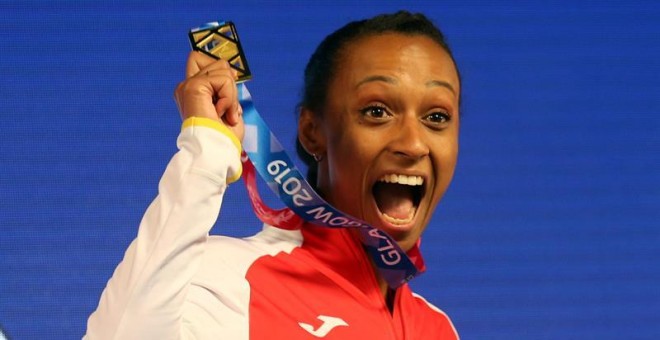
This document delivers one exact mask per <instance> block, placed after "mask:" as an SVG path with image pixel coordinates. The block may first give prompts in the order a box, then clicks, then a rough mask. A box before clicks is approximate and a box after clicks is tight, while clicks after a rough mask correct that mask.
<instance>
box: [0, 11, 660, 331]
mask: <svg viewBox="0 0 660 340" xmlns="http://www.w3.org/2000/svg"><path fill="white" fill-rule="evenodd" d="M400 8H406V9H409V10H412V11H423V12H425V13H426V14H427V15H428V16H429V17H431V18H432V19H433V20H434V21H435V22H436V23H438V24H439V26H440V27H441V28H442V29H443V30H444V31H445V33H446V34H447V35H448V37H449V41H450V44H451V45H452V47H453V49H454V52H455V56H456V59H457V60H458V63H459V67H460V71H461V73H462V76H463V88H462V92H463V98H462V99H463V103H462V104H463V106H462V115H463V116H462V123H461V124H462V126H461V155H460V160H459V166H458V169H457V174H456V178H455V181H454V183H453V184H452V187H451V188H450V190H449V192H448V193H447V195H446V196H445V198H444V200H443V202H442V203H441V204H440V206H439V208H438V210H437V212H436V215H435V217H434V220H433V222H432V224H431V225H430V226H429V228H428V230H427V232H426V234H425V236H424V241H423V246H422V250H423V252H424V254H425V256H426V259H427V264H428V267H429V270H428V273H426V274H424V275H423V276H421V277H420V278H418V279H416V280H415V282H414V283H413V285H414V288H415V289H416V290H417V291H418V292H420V293H421V294H422V295H424V296H425V297H427V298H428V299H429V300H430V301H431V302H433V303H434V304H436V305H438V306H439V307H440V308H442V309H443V310H444V311H446V312H447V313H448V314H449V315H450V316H451V317H452V319H453V321H454V323H455V325H456V327H457V328H458V330H459V332H460V333H461V335H462V337H463V338H465V339H485V338H487V339H557V338H576V339H577V338H579V339H586V338H591V339H620V338H631V339H632V338H635V339H655V338H660V316H659V315H660V313H659V311H660V288H659V287H660V269H658V268H659V266H658V263H659V262H660V222H659V221H660V99H659V97H660V96H658V93H660V82H659V81H658V75H660V41H659V40H660V39H659V38H658V37H660V5H658V3H657V2H651V1H649V2H630V1H628V2H624V1H621V2H613V1H609V2H580V3H579V4H576V3H575V2H568V1H567V2H561V1H558V2H547V1H544V2H522V3H521V2H519V1H500V2H498V3H497V4H491V3H490V2H487V3H483V4H482V3H479V2H465V1H455V2H453V1H448V2H441V3H440V2H418V3H415V4H410V2H408V1H390V2H387V3H386V4H383V3H382V2H380V1H366V2H360V3H357V2H355V1H350V2H349V1H339V2H337V1H332V2H328V3H327V4H326V3H307V2H297V1H277V2H275V1H272V2H256V1H240V2H220V1H217V2H216V1H199V2H194V3H193V2H188V1H179V2H167V3H163V2H158V1H149V2H133V1H113V2H88V1H80V2H73V1H62V2H46V1H43V2H39V1H20V2H18V1H17V2H8V1H3V2H0V15H1V16H2V20H0V47H1V48H2V52H1V55H0V72H1V75H2V78H1V83H0V84H1V85H0V114H1V115H2V116H1V117H2V127H3V132H2V133H1V134H0V329H2V330H3V331H4V332H5V333H6V334H7V336H8V337H10V338H12V339H30V338H51V339H70V338H79V337H80V336H82V335H83V334H84V332H85V326H86V325H85V324H86V320H87V317H88V315H89V314H90V313H91V312H92V311H93V310H94V309H95V307H96V305H97V303H98V299H99V296H100V294H101V291H102V289H103V287H104V286H105V283H106V281H107V280H108V279H109V277H110V276H111V275H112V271H113V269H114V267H115V266H116V265H117V263H118V262H119V261H120V260H121V258H122V256H123V252H124V250H125V249H126V247H127V246H128V244H129V242H130V241H131V240H132V238H133V237H134V236H135V235H136V231H137V226H138V224H139V222H140V218H141V216H142V213H143V212H144V210H145V209H146V207H147V205H148V204H149V202H150V201H151V199H153V197H154V195H155V194H156V189H157V183H158V180H159V177H160V174H161V173H162V171H163V170H164V168H165V165H166V164H167V162H168V160H169V158H170V157H171V155H172V154H173V153H174V152H175V151H176V147H175V138H176V136H177V133H178V130H179V124H180V118H179V116H178V113H177V111H176V106H175V104H174V102H173V100H172V93H173V90H174V88H175V86H176V84H177V83H178V82H179V81H180V80H181V79H182V77H183V73H184V68H185V60H186V56H187V53H188V51H189V46H188V40H187V36H186V33H187V31H188V30H189V29H190V28H191V27H194V26H197V25H199V24H201V23H204V22H207V21H212V20H218V19H231V20H232V21H234V22H235V23H236V25H237V27H238V29H239V31H240V34H241V38H242V40H243V44H244V48H245V50H246V53H247V55H248V58H249V60H250V67H251V69H252V71H253V73H254V80H252V81H251V82H250V83H249V86H250V90H251V92H252V94H253V97H254V98H255V104H256V105H257V107H258V108H259V111H260V112H261V114H262V115H263V116H264V118H265V119H266V121H267V122H268V123H269V124H270V125H271V128H272V129H273V130H274V132H275V133H276V134H277V135H278V136H279V137H280V139H281V140H282V141H283V142H284V143H285V144H286V145H285V146H286V147H287V149H288V150H293V141H294V138H295V132H294V131H295V129H294V127H295V116H294V108H295V105H296V103H297V101H298V100H299V97H298V96H299V93H300V88H301V84H302V82H301V79H302V70H303V67H304V65H305V63H306V61H307V58H308V57H309V55H310V54H311V53H312V51H313V49H314V48H315V46H316V44H318V42H320V40H321V39H322V38H323V37H324V36H325V35H326V34H328V33H330V32H331V31H332V30H334V29H336V28H338V27H339V26H340V25H342V24H344V23H346V22H347V21H349V20H353V19H359V18H364V17H368V16H372V15H374V14H377V13H380V12H388V11H393V10H396V9H400ZM228 195H230V197H231V198H230V199H226V200H225V203H224V207H223V212H222V213H221V217H220V220H219V222H218V224H217V225H216V227H215V228H214V229H213V231H212V232H213V233H222V234H229V235H236V236H244V235H250V234H252V233H254V232H255V231H257V230H258V229H259V228H260V224H259V222H258V220H257V219H256V218H255V217H254V216H253V214H252V211H251V209H250V208H249V206H248V204H247V196H246V195H245V192H244V189H243V187H242V185H241V184H237V185H233V186H232V187H231V188H230V190H229V192H228ZM266 198H267V201H268V202H269V203H270V204H271V205H274V206H281V204H279V203H277V202H276V201H275V199H274V197H272V196H267V197H266Z"/></svg>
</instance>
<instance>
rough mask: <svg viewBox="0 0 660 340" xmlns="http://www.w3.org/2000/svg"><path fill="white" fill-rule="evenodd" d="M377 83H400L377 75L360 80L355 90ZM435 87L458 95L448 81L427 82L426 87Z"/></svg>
mask: <svg viewBox="0 0 660 340" xmlns="http://www.w3.org/2000/svg"><path fill="white" fill-rule="evenodd" d="M376 81H381V82H384V83H388V84H396V83H398V81H397V80H396V79H394V78H392V77H387V76H380V75H376V76H369V77H366V78H364V79H362V80H360V81H359V82H358V83H357V84H356V85H355V88H356V89H357V88H358V87H360V86H362V85H364V84H366V83H371V82H376ZM435 86H439V87H444V88H446V89H448V90H449V91H451V92H452V93H453V94H454V95H456V90H455V89H454V87H453V86H452V85H451V84H450V83H448V82H446V81H442V80H429V81H427V82H426V87H435Z"/></svg>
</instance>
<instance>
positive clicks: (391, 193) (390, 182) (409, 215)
mask: <svg viewBox="0 0 660 340" xmlns="http://www.w3.org/2000/svg"><path fill="white" fill-rule="evenodd" d="M424 187H425V186H424V178H422V177H421V176H407V175H399V174H389V175H385V176H383V177H381V178H380V179H378V181H377V182H376V183H375V184H374V186H373V188H372V189H371V190H372V193H373V195H374V199H375V201H376V206H377V207H378V210H379V212H380V214H381V215H382V216H383V219H384V220H385V221H386V222H389V223H391V224H393V225H397V226H402V225H407V224H409V223H411V222H412V221H413V219H414V218H415V213H416V212H417V208H418V207H419V203H420V201H421V200H422V197H423V196H424Z"/></svg>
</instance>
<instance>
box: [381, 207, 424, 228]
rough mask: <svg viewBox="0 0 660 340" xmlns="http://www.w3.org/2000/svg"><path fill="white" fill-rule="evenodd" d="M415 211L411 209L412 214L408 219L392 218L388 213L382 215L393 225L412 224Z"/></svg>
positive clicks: (409, 214)
mask: <svg viewBox="0 0 660 340" xmlns="http://www.w3.org/2000/svg"><path fill="white" fill-rule="evenodd" d="M415 211H416V209H411V210H410V213H408V217H406V218H404V219H400V218H396V217H392V216H390V215H388V214H386V213H381V214H382V215H383V218H385V220H386V221H388V222H390V223H392V224H408V223H410V222H412V220H413V218H414V217H415Z"/></svg>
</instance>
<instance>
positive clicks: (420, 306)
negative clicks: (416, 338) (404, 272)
mask: <svg viewBox="0 0 660 340" xmlns="http://www.w3.org/2000/svg"><path fill="white" fill-rule="evenodd" d="M404 287H405V286H404ZM406 288H407V289H406V290H405V291H404V295H407V300H409V303H406V305H407V306H408V307H407V308H409V310H408V311H407V312H408V313H411V315H415V322H417V323H419V324H420V325H424V326H423V327H427V326H430V325H433V326H432V327H433V328H434V329H433V330H430V329H429V330H426V331H425V332H424V334H431V333H433V334H435V333H439V334H438V338H441V339H458V338H459V336H458V332H457V331H456V328H455V327H454V324H453V323H452V321H451V318H450V317H449V315H447V313H445V312H444V311H443V310H441V309H440V308H438V307H437V306H435V305H434V304H432V303H430V302H429V301H428V300H426V299H425V298H424V297H423V296H421V295H419V294H416V293H414V292H412V291H411V290H410V289H409V288H408V287H406ZM427 332H430V333H427Z"/></svg>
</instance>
